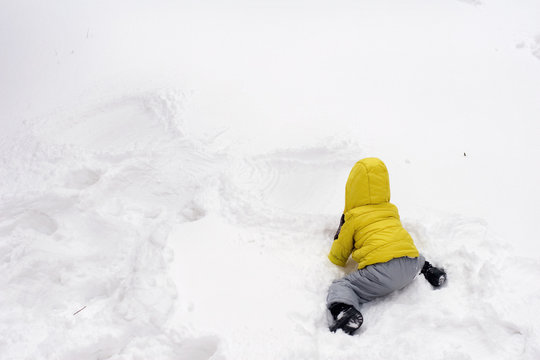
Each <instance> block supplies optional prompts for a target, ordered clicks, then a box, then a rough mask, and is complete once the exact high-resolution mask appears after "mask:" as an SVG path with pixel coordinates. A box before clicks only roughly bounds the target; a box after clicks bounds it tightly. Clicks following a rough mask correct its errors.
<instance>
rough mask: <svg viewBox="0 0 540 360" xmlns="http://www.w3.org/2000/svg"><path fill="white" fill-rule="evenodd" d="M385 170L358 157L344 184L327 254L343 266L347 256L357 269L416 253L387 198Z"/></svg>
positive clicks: (375, 159)
mask: <svg viewBox="0 0 540 360" xmlns="http://www.w3.org/2000/svg"><path fill="white" fill-rule="evenodd" d="M389 201H390V182H389V178H388V170H387V169H386V166H385V165H384V163H383V162H382V161H381V160H379V159H377V158H366V159H363V160H360V161H358V162H357V163H356V164H355V165H354V167H353V168H352V170H351V173H350V175H349V179H348V180H347V185H346V186H345V211H344V212H343V214H344V220H345V222H344V223H343V226H342V227H341V229H340V230H339V235H338V237H337V239H336V240H334V243H333V244H332V249H331V250H330V254H329V255H328V258H329V259H330V261H332V262H333V263H334V264H336V265H339V266H345V263H346V262H347V260H348V258H349V256H350V255H351V253H352V258H353V260H355V261H356V262H357V263H358V269H362V268H364V267H366V266H368V265H371V264H376V263H382V262H387V261H390V260H392V259H394V258H399V257H403V256H408V257H413V258H414V257H418V250H417V249H416V247H415V246H414V242H413V240H412V238H411V236H410V235H409V233H408V232H407V231H406V230H405V229H404V228H403V226H402V225H401V221H400V220H399V214H398V210H397V207H396V206H395V205H393V204H391V203H390V202H389Z"/></svg>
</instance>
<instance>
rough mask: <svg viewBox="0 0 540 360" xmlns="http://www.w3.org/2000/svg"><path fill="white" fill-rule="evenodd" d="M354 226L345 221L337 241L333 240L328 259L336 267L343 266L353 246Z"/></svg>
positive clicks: (350, 222)
mask: <svg viewBox="0 0 540 360" xmlns="http://www.w3.org/2000/svg"><path fill="white" fill-rule="evenodd" d="M353 237H354V226H353V224H352V221H345V222H344V223H343V225H342V226H341V230H340V231H339V233H338V237H337V239H335V240H334V243H333V244H332V248H331V249H330V254H328V259H330V261H331V262H333V263H334V264H336V265H339V266H345V264H346V263H347V260H348V259H349V256H350V255H351V252H352V250H353V244H354V239H353Z"/></svg>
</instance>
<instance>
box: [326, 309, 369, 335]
mask: <svg viewBox="0 0 540 360" xmlns="http://www.w3.org/2000/svg"><path fill="white" fill-rule="evenodd" d="M330 313H332V317H333V318H334V323H333V324H332V326H330V331H332V332H336V330H337V329H341V330H343V332H345V333H347V334H349V335H353V334H354V333H355V332H356V330H358V329H359V328H360V326H361V325H362V323H363V322H364V318H363V316H362V314H361V313H360V311H358V310H356V309H355V308H354V306H351V305H347V304H342V303H335V304H332V305H331V306H330Z"/></svg>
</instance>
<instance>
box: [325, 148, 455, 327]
mask: <svg viewBox="0 0 540 360" xmlns="http://www.w3.org/2000/svg"><path fill="white" fill-rule="evenodd" d="M389 201H390V183H389V179H388V170H387V169H386V166H385V165H384V163H383V162H382V161H381V160H379V159H377V158H367V159H363V160H360V161H358V162H357V163H356V164H355V165H354V167H353V168H352V170H351V173H350V175H349V179H348V180H347V185H346V186H345V210H344V212H343V215H342V216H341V221H340V224H339V228H338V231H337V233H336V236H335V237H334V243H333V244H332V249H331V250H330V254H329V255H328V258H329V259H330V261H332V262H333V263H334V264H336V265H339V266H345V263H346V262H347V260H348V258H349V256H350V255H351V253H352V258H353V260H355V261H356V262H357V263H358V270H356V271H355V272H353V273H351V274H349V275H347V276H345V277H344V278H342V279H339V280H336V281H334V282H333V283H332V285H330V288H329V290H328V297H327V307H328V309H329V310H330V313H331V314H332V324H331V326H330V330H331V331H336V330H337V329H342V330H343V331H344V332H346V333H347V334H349V335H352V334H354V332H355V331H356V330H358V328H360V325H362V322H363V317H362V314H361V313H360V306H361V305H362V304H364V303H366V302H368V301H371V300H373V299H375V298H377V297H380V296H384V295H388V294H390V293H391V292H393V291H394V290H398V289H402V288H404V287H405V286H406V285H408V284H409V283H410V282H412V281H413V279H414V278H415V277H416V275H418V273H422V274H424V276H425V278H426V279H427V281H429V283H430V284H431V285H433V286H434V287H439V286H441V285H442V284H443V283H444V282H445V281H446V273H445V272H444V270H442V269H438V268H436V267H433V266H431V264H430V263H429V262H427V261H426V260H425V259H424V257H423V256H422V255H420V254H419V253H418V250H417V249H416V247H415V246H414V242H413V240H412V238H411V236H410V235H409V233H407V231H406V230H405V229H404V228H403V227H402V225H401V222H400V220H399V214H398V210H397V208H396V207H395V206H394V205H393V204H391V203H390V202H389Z"/></svg>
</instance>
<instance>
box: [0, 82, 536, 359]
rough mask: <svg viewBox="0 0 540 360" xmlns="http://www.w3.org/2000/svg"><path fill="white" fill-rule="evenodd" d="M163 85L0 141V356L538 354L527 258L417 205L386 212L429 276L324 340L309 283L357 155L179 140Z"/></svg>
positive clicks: (348, 149) (355, 150) (327, 145)
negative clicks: (441, 271)
mask: <svg viewBox="0 0 540 360" xmlns="http://www.w3.org/2000/svg"><path fill="white" fill-rule="evenodd" d="M179 93H180V92H176V91H173V92H166V91H165V92H160V93H157V94H146V95H144V96H143V95H141V96H131V97H128V98H121V99H117V100H115V101H109V102H105V103H103V104H98V106H96V107H95V108H93V109H87V110H84V111H78V112H69V113H66V112H64V113H60V114H59V115H57V116H50V117H47V118H42V119H39V120H36V121H34V122H28V123H27V124H26V126H27V127H28V130H29V131H27V132H24V133H23V132H21V133H20V134H19V137H18V138H16V139H14V140H13V141H14V142H13V143H12V144H11V145H14V146H9V145H10V144H8V142H4V143H3V150H4V151H3V152H2V159H1V161H2V163H3V164H4V166H3V167H2V177H3V178H4V179H6V180H7V181H5V182H3V183H2V185H0V186H1V190H2V192H1V194H2V197H1V200H2V201H1V205H0V244H1V245H2V246H1V247H0V258H1V259H2V265H1V266H2V273H3V274H4V276H3V277H2V279H1V280H0V281H1V282H2V284H1V286H2V289H3V291H2V293H3V296H2V297H1V298H0V309H1V311H0V352H1V353H2V354H4V355H3V356H4V357H5V358H9V359H30V358H32V359H45V358H47V359H50V358H54V359H74V358H77V359H97V358H101V359H138V358H154V359H249V358H257V359H277V358H279V359H313V358H321V359H344V358H345V359H351V358H357V357H358V356H360V355H361V356H362V357H365V358H370V359H378V358H380V359H388V358H395V357H396V354H397V353H399V354H400V355H399V358H411V359H478V358H494V359H495V358H496V359H516V358H521V359H536V358H538V357H539V356H540V344H539V341H538V339H539V337H538V333H539V330H540V329H539V325H538V324H539V321H538V315H537V312H536V311H532V312H531V311H529V310H528V309H537V308H538V306H540V290H539V288H538V286H535V285H534V284H536V282H537V281H536V280H537V279H538V278H539V276H540V264H538V262H537V261H536V260H534V258H532V257H527V256H523V255H522V256H517V255H514V252H513V250H512V248H510V247H509V246H508V245H505V243H504V242H503V241H502V240H501V239H499V238H497V237H496V236H494V235H493V234H492V233H491V232H490V229H489V227H488V226H487V224H486V223H485V221H483V220H480V219H472V218H467V217H462V216H457V215H454V214H446V213H442V212H436V211H427V210H422V209H419V210H418V211H417V212H416V214H415V215H414V216H408V215H407V214H402V218H403V222H404V225H405V226H406V228H407V229H408V230H409V231H410V232H411V234H412V235H413V237H414V239H415V241H416V243H417V246H418V247H419V249H420V250H421V252H422V253H423V254H424V255H425V256H426V257H427V258H428V259H429V260H430V261H431V262H433V263H435V264H437V265H441V266H443V267H444V268H445V269H446V271H447V272H448V276H449V281H448V284H447V286H446V287H444V288H443V289H441V290H437V291H434V290H433V289H432V288H431V287H430V286H429V284H428V283H427V282H426V281H424V279H422V278H419V279H416V280H415V282H414V283H413V284H411V285H410V286H409V287H407V288H405V289H403V290H401V291H398V292H396V293H394V294H392V295H390V296H388V297H386V298H384V299H381V300H378V301H374V302H373V303H370V304H367V305H366V306H365V307H364V310H363V312H364V318H365V323H364V325H363V327H362V329H361V331H360V334H359V335H358V336H353V337H350V336H348V335H345V334H343V333H337V334H334V333H330V332H329V331H328V328H327V318H326V310H325V296H326V291H327V288H328V285H329V284H330V283H331V281H332V280H334V279H337V278H338V277H341V276H343V275H344V273H345V272H344V271H343V270H342V269H340V268H337V267H336V266H334V265H332V264H331V263H330V262H329V261H328V260H327V259H326V254H327V252H328V250H329V247H330V244H331V239H332V236H333V233H334V231H335V228H336V226H337V222H338V220H339V216H340V214H339V212H338V213H335V212H332V211H330V210H331V209H339V208H340V207H341V201H342V197H343V194H342V189H343V184H344V181H345V179H346V176H347V174H348V171H349V170H350V167H351V166H352V164H354V162H355V161H356V160H358V159H359V158H361V157H364V156H366V155H367V154H365V152H364V151H363V150H362V148H360V147H359V146H358V145H356V144H352V143H348V142H339V141H335V139H330V138H328V139H324V141H323V142H322V143H321V144H319V145H309V146H299V147H297V148H283V149H275V150H273V151H269V152H265V153H254V154H250V153H246V152H244V151H241V150H239V148H238V147H236V145H235V144H234V143H231V142H229V143H228V142H227V139H223V138H221V139H220V138H219V136H218V137H216V136H214V135H216V134H214V135H212V134H210V135H209V136H207V137H204V138H197V137H194V136H191V135H189V134H188V133H186V131H184V130H183V128H182V120H181V118H182V111H181V110H179V109H181V106H182V101H183V100H182V99H183V97H182V96H177V94H179ZM175 94H176V95H175ZM171 99H173V100H171ZM66 114H67V115H66ZM66 116H67V117H66ZM124 129H125V132H124ZM390 173H392V169H391V168H390ZM393 180H394V181H399V179H393ZM398 205H399V204H398ZM338 211H339V210H338ZM353 269H354V264H352V263H350V264H349V265H348V267H347V269H345V271H352V270H353Z"/></svg>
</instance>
